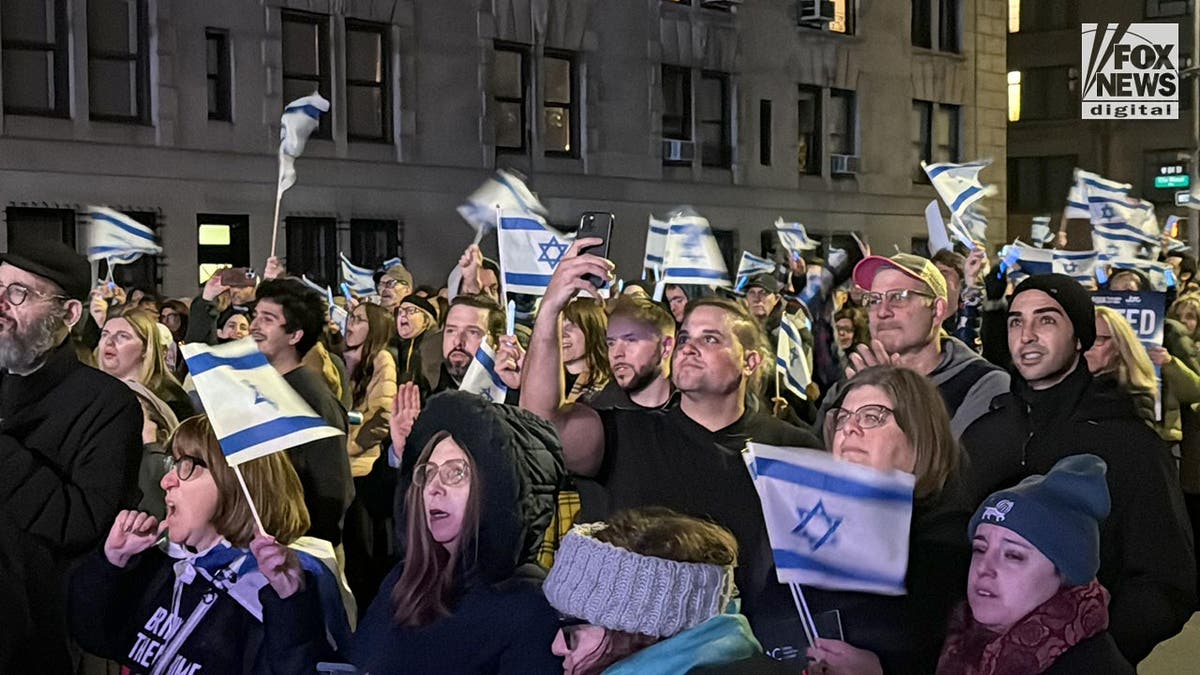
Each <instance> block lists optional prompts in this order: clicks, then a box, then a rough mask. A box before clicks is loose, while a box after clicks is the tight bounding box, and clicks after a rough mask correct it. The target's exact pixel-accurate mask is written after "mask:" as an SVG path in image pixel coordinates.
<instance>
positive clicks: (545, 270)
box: [498, 211, 571, 296]
mask: <svg viewBox="0 0 1200 675" xmlns="http://www.w3.org/2000/svg"><path fill="white" fill-rule="evenodd" d="M498 234H499V237H498V239H499V245H500V285H501V287H502V288H503V290H504V293H505V295H508V294H509V293H525V294H527V295H538V296H540V295H543V294H545V292H546V286H548V285H549V284H550V275H552V274H553V273H554V269H555V268H556V267H558V263H559V261H560V260H562V257H563V256H564V255H565V254H566V252H567V249H568V248H570V247H571V240H570V239H569V238H567V237H564V236H562V235H561V234H559V233H556V232H554V231H553V230H551V229H550V228H549V227H548V226H547V225H546V221H544V220H542V217H541V216H539V215H536V214H531V213H525V212H510V211H501V212H500V228H499V230H498Z"/></svg>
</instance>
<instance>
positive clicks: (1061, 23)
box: [1008, 0, 1183, 31]
mask: <svg viewBox="0 0 1200 675" xmlns="http://www.w3.org/2000/svg"><path fill="white" fill-rule="evenodd" d="M1014 4H1017V5H1019V6H1018V9H1017V11H1016V17H1017V18H1016V26H1017V27H1016V28H1015V29H1014V28H1013V25H1014V21H1013V12H1012V5H1014ZM1180 4H1183V3H1182V2H1181V3H1180ZM1008 21H1009V31H1015V30H1023V31H1044V30H1059V29H1063V28H1077V27H1078V26H1079V0H1054V2H1046V0H1009V18H1008Z"/></svg>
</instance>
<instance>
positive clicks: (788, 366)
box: [775, 312, 812, 400]
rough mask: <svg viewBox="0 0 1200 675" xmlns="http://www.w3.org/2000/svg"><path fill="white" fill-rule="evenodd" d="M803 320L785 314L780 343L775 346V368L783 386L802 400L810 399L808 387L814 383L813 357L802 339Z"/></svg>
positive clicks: (780, 327)
mask: <svg viewBox="0 0 1200 675" xmlns="http://www.w3.org/2000/svg"><path fill="white" fill-rule="evenodd" d="M802 322H803V319H801V318H800V317H796V316H793V315H790V314H788V313H786V312H784V314H783V316H781V317H780V320H779V342H778V344H777V345H776V346H775V366H776V367H777V368H778V369H779V377H780V380H781V381H782V383H783V386H785V387H787V388H788V390H789V391H791V392H792V393H793V394H795V395H796V396H799V397H800V398H801V399H805V400H806V399H808V385H809V383H811V382H812V363H811V362H810V361H811V358H812V356H811V355H810V354H809V353H808V352H807V351H806V350H805V349H804V341H803V340H801V339H800V325H801V323H802Z"/></svg>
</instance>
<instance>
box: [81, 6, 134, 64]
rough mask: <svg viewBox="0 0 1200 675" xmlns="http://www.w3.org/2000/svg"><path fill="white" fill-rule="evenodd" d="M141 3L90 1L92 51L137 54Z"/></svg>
mask: <svg viewBox="0 0 1200 675" xmlns="http://www.w3.org/2000/svg"><path fill="white" fill-rule="evenodd" d="M136 2H137V0H88V3H87V21H88V50H89V51H91V52H114V53H120V54H136V53H137V21H136V19H137V5H136Z"/></svg>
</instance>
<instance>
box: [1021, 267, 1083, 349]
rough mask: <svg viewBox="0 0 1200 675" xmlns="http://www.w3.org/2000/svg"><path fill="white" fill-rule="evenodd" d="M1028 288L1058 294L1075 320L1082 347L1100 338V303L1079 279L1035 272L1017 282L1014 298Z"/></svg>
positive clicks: (1054, 295) (1060, 301)
mask: <svg viewBox="0 0 1200 675" xmlns="http://www.w3.org/2000/svg"><path fill="white" fill-rule="evenodd" d="M1025 291H1041V292H1043V293H1045V294H1046V295H1049V296H1050V297H1051V298H1054V301H1055V302H1057V303H1058V304H1059V306H1061V307H1062V308H1063V312H1064V313H1065V314H1066V315H1067V318H1068V319H1070V320H1071V325H1072V326H1073V327H1074V329H1075V338H1076V339H1077V340H1079V344H1080V347H1081V350H1082V351H1085V352H1086V351H1087V350H1089V349H1091V348H1092V344H1094V343H1095V342H1096V306H1095V305H1094V304H1092V296H1091V294H1090V293H1088V292H1087V289H1085V288H1084V287H1083V286H1080V285H1079V282H1078V281H1075V280H1074V279H1072V278H1071V277H1069V276H1067V275H1065V274H1035V275H1034V276H1031V277H1029V278H1028V279H1026V280H1025V281H1022V282H1021V283H1020V284H1018V285H1017V288H1016V290H1014V291H1013V294H1012V299H1013V300H1016V299H1017V296H1018V295H1020V294H1022V293H1024V292H1025ZM1010 304H1011V303H1010Z"/></svg>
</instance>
